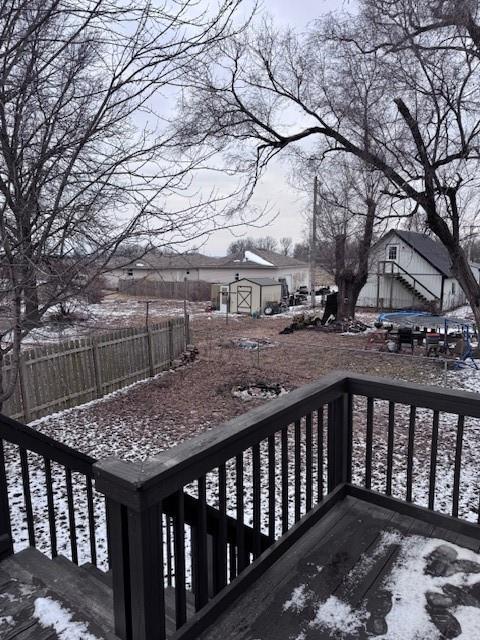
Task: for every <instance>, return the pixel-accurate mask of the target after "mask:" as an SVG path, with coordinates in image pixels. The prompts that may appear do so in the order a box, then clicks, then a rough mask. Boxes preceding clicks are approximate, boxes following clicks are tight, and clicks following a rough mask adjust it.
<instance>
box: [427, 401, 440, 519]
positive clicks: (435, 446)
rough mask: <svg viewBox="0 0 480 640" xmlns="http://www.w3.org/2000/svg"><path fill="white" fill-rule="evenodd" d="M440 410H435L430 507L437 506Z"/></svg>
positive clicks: (431, 452) (429, 491)
mask: <svg viewBox="0 0 480 640" xmlns="http://www.w3.org/2000/svg"><path fill="white" fill-rule="evenodd" d="M439 415H440V414H439V412H438V411H434V412H433V423H432V445H431V448H430V478H429V487H428V508H429V509H434V508H435V484H436V478H437V450H438V422H439Z"/></svg>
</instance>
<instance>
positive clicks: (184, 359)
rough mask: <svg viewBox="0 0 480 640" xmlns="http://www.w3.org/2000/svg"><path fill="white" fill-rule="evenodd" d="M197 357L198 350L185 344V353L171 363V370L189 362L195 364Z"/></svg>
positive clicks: (191, 345)
mask: <svg viewBox="0 0 480 640" xmlns="http://www.w3.org/2000/svg"><path fill="white" fill-rule="evenodd" d="M197 356H198V348H197V347H196V346H195V345H194V344H187V346H186V348H185V351H184V352H183V353H182V354H181V355H180V357H179V358H177V359H176V360H174V361H173V368H174V369H175V368H176V367H182V366H184V365H186V364H190V363H191V362H195V360H196V359H197Z"/></svg>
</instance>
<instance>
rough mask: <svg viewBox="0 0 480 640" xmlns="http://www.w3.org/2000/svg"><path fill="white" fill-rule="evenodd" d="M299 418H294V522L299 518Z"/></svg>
mask: <svg viewBox="0 0 480 640" xmlns="http://www.w3.org/2000/svg"><path fill="white" fill-rule="evenodd" d="M300 426H301V425H300V420H295V430H294V437H295V447H294V459H295V482H294V484H295V522H298V521H299V520H300V516H301V464H302V458H301V453H302V452H301V439H300V435H301V432H300Z"/></svg>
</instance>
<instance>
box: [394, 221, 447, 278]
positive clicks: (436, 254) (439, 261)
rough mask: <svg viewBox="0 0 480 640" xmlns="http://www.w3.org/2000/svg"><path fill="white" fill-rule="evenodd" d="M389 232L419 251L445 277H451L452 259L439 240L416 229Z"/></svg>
mask: <svg viewBox="0 0 480 640" xmlns="http://www.w3.org/2000/svg"><path fill="white" fill-rule="evenodd" d="M390 233H393V234H396V235H397V236H398V237H399V238H400V239H401V240H403V241H404V242H406V243H407V244H408V245H410V247H412V249H414V251H416V252H417V253H419V254H420V255H421V256H422V258H424V259H425V260H426V261H427V262H429V263H430V264H431V265H432V267H435V269H436V270H437V271H439V272H440V273H441V274H442V275H444V276H446V277H447V278H450V277H452V261H451V260H450V256H449V254H448V251H447V248H446V247H445V246H444V245H443V244H442V243H441V242H439V241H437V240H433V239H432V238H430V237H429V236H427V235H425V234H424V233H417V232H416V231H403V230H401V229H394V230H392V231H391V232H390ZM387 235H388V234H387Z"/></svg>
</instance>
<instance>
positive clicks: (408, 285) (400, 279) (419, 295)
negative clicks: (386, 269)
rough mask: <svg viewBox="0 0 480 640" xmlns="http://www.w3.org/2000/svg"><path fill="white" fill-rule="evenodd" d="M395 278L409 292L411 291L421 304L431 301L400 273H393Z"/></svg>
mask: <svg viewBox="0 0 480 640" xmlns="http://www.w3.org/2000/svg"><path fill="white" fill-rule="evenodd" d="M394 278H395V280H397V281H398V282H400V283H401V284H402V285H403V286H404V287H405V289H408V291H410V293H412V294H413V295H414V296H415V297H416V298H417V299H418V300H419V301H420V302H421V303H422V304H429V303H430V302H431V301H430V300H429V299H428V298H427V297H426V296H425V295H424V294H423V293H422V292H421V291H419V290H418V289H417V288H416V287H414V286H413V284H412V283H411V282H409V281H408V280H407V278H405V277H404V276H403V275H402V274H401V273H396V274H395V275H394Z"/></svg>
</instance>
